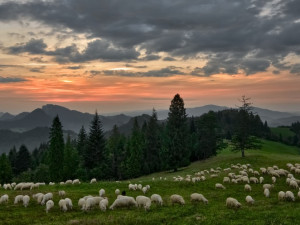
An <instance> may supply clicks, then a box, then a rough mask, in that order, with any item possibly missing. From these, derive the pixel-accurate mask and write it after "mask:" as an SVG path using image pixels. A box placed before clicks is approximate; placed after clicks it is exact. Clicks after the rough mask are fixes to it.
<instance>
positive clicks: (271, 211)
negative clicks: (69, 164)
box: [0, 141, 300, 225]
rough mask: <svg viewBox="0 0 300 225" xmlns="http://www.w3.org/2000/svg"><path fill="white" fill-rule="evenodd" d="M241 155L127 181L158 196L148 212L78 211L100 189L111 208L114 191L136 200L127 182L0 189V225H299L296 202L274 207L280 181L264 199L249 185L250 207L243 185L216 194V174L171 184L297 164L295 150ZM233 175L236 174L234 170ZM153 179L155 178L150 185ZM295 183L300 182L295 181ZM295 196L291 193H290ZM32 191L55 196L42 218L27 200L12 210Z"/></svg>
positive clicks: (270, 145) (269, 146)
mask: <svg viewBox="0 0 300 225" xmlns="http://www.w3.org/2000/svg"><path fill="white" fill-rule="evenodd" d="M240 155H241V154H240V153H233V152H230V151H229V150H224V151H223V152H221V153H220V154H219V155H218V156H216V157H213V158H211V159H207V160H204V161H199V162H195V163H192V164H191V165H190V166H188V167H186V168H182V169H180V170H179V171H178V172H176V173H173V172H169V171H166V172H161V173H156V174H151V175H149V176H144V177H140V178H137V179H132V180H130V182H131V183H141V184H143V185H146V184H149V185H150V186H151V189H150V191H149V192H148V193H146V195H147V196H151V195H152V194H154V193H158V194H160V195H161V196H162V198H163V200H164V202H165V204H164V206H162V207H160V206H156V205H152V206H151V210H150V211H149V212H145V211H144V210H143V209H134V208H132V209H116V210H114V211H111V210H108V211H107V212H101V211H100V210H99V209H93V210H91V211H90V212H87V213H86V212H82V211H81V210H80V209H79V208H78V206H77V201H78V199H79V198H81V197H83V196H85V195H89V194H90V195H98V191H99V190H100V188H104V189H105V190H106V194H107V197H108V198H109V200H110V204H111V203H112V202H113V200H114V199H115V194H114V190H115V189H116V188H119V189H120V190H121V191H122V190H126V192H127V195H130V196H134V197H136V196H137V195H141V194H142V192H140V191H136V192H134V191H129V190H128V183H129V181H122V182H121V183H116V182H98V183H97V184H88V183H82V184H80V185H70V186H59V185H56V186H45V187H41V188H40V189H39V190H32V191H28V190H27V191H5V190H3V189H2V188H1V189H0V195H3V194H5V193H7V194H8V195H9V197H10V200H9V203H8V204H5V205H0V224H1V225H2V224H3V225H4V224H18V225H19V224H24V225H27V224H30V225H32V224H43V225H44V224H45V225H46V224H51V225H58V224H86V225H93V224H143V225H146V224H153V225H154V224H180V225H181V224H270V225H271V224H276V225H277V224H299V222H298V221H300V213H299V208H300V200H299V199H297V200H296V201H295V202H279V201H278V200H277V193H278V192H279V191H287V190H290V188H289V187H288V186H287V185H286V184H285V178H284V177H283V178H278V179H277V182H276V185H275V188H274V189H273V190H271V196H270V198H265V197H264V195H263V190H262V185H261V184H251V187H252V192H251V193H250V195H251V196H252V197H253V198H254V199H255V205H253V206H248V205H246V203H245V197H246V196H247V195H248V194H249V193H246V192H245V191H244V184H225V186H226V190H215V189H214V185H215V183H222V180H223V177H224V176H225V173H221V174H220V176H219V177H217V178H209V176H206V177H207V180H206V181H204V182H198V183H195V184H193V183H189V182H184V181H182V182H174V181H173V179H172V177H174V176H178V175H180V176H186V175H187V174H191V175H193V174H194V173H195V172H198V171H200V170H204V169H210V168H216V167H219V166H220V167H221V168H226V167H229V166H230V165H231V164H232V163H233V164H236V163H250V164H251V165H252V167H253V168H254V169H259V168H260V167H262V166H264V167H267V166H272V165H278V166H279V167H281V168H285V169H286V163H287V162H291V163H296V162H300V153H299V149H298V148H295V147H290V146H286V145H284V144H280V143H275V142H270V141H264V142H263V149H262V150H258V151H249V152H246V157H245V158H241V156H240ZM235 172H237V171H235ZM152 177H155V178H156V179H155V180H154V181H153V180H152ZM159 177H166V178H167V180H166V181H164V180H160V179H159ZM264 177H265V183H271V177H270V176H267V175H266V176H264ZM296 178H298V179H300V177H299V176H298V177H297V176H296ZM59 190H65V191H66V193H67V197H69V198H71V199H72V200H73V205H74V209H73V210H72V211H68V212H66V213H63V212H61V211H60V210H59V208H58V201H59V198H58V191H59ZM292 191H293V192H294V194H295V195H297V191H296V190H292ZM37 192H43V193H46V192H52V193H54V202H55V207H54V208H53V209H52V211H50V212H49V213H48V214H46V213H45V207H44V206H40V205H37V203H36V202H34V201H33V200H32V199H31V201H30V205H29V207H28V208H24V207H23V206H22V205H14V204H13V199H14V197H15V196H16V195H18V194H23V195H24V194H29V195H30V196H31V195H32V194H34V193H37ZM194 192H198V193H202V194H203V195H204V196H205V197H206V198H207V199H208V201H209V204H208V205H204V204H202V203H199V204H192V203H191V202H190V197H189V196H190V194H192V193H194ZM172 194H180V195H182V196H183V197H184V199H185V201H186V205H185V206H179V205H175V206H172V205H171V204H170V202H169V197H170V195H172ZM230 196H231V197H234V198H236V199H238V200H239V201H240V202H241V203H242V208H241V209H240V210H237V211H235V210H232V209H227V208H226V206H225V200H226V198H227V197H230Z"/></svg>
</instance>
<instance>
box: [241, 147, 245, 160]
mask: <svg viewBox="0 0 300 225" xmlns="http://www.w3.org/2000/svg"><path fill="white" fill-rule="evenodd" d="M242 157H243V158H244V157H245V150H244V149H242Z"/></svg>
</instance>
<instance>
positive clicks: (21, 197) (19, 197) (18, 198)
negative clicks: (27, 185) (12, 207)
mask: <svg viewBox="0 0 300 225" xmlns="http://www.w3.org/2000/svg"><path fill="white" fill-rule="evenodd" d="M21 201H23V195H17V196H16V197H15V201H14V204H18V203H19V202H21Z"/></svg>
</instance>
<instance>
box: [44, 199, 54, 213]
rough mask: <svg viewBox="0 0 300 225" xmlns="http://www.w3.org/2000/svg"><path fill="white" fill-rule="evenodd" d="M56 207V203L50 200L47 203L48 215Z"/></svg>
mask: <svg viewBox="0 0 300 225" xmlns="http://www.w3.org/2000/svg"><path fill="white" fill-rule="evenodd" d="M53 207H54V202H53V201H52V200H48V201H47V202H46V212H47V213H48V212H49V210H50V209H52V208H53Z"/></svg>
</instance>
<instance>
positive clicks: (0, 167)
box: [0, 153, 12, 184]
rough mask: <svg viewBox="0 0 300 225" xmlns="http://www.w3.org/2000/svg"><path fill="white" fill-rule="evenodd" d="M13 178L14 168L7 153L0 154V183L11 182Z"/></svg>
mask: <svg viewBox="0 0 300 225" xmlns="http://www.w3.org/2000/svg"><path fill="white" fill-rule="evenodd" d="M11 180H12V169H11V165H10V162H9V160H8V158H7V156H6V154H5V153H3V154H2V155H1V156H0V184H4V183H10V182H11Z"/></svg>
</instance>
